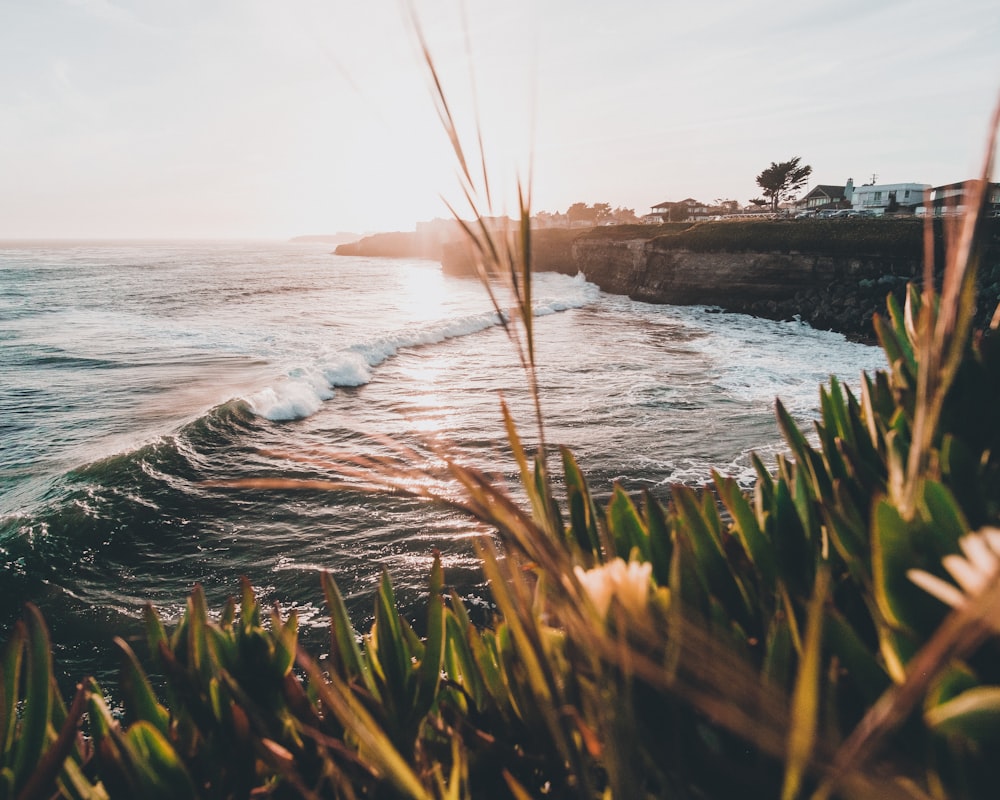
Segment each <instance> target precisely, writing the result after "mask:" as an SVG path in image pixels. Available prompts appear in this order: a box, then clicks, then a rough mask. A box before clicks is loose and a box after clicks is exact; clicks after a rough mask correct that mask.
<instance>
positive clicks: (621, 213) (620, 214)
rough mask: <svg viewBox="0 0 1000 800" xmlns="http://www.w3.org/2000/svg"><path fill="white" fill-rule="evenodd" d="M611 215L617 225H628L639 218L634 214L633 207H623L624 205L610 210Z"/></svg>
mask: <svg viewBox="0 0 1000 800" xmlns="http://www.w3.org/2000/svg"><path fill="white" fill-rule="evenodd" d="M611 216H612V217H614V220H615V222H617V223H618V224H619V225H628V224H630V223H636V222H638V221H639V218H638V217H637V216H636V215H635V209H634V208H625V207H624V206H618V208H616V209H615V210H614V211H613V212H612V214H611Z"/></svg>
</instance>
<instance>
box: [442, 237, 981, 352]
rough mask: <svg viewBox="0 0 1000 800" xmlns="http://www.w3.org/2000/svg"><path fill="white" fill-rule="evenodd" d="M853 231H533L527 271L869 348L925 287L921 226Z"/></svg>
mask: <svg viewBox="0 0 1000 800" xmlns="http://www.w3.org/2000/svg"><path fill="white" fill-rule="evenodd" d="M853 222H854V221H852V220H835V221H825V220H824V221H819V222H816V223H811V222H789V223H760V222H755V223H750V224H751V225H752V226H753V227H752V228H747V227H746V226H739V225H738V224H736V223H717V224H716V225H715V228H714V229H711V230H708V231H707V232H706V230H704V229H703V230H701V231H696V230H694V228H692V229H691V230H689V231H683V232H673V233H668V234H666V235H659V236H658V235H656V234H657V233H658V231H657V230H656V229H655V228H654V229H652V230H651V231H649V233H648V234H645V235H643V234H644V233H645V232H644V231H642V230H641V229H640V228H638V226H636V228H633V229H630V230H618V231H615V230H614V229H593V230H592V231H589V232H585V233H582V234H577V233H576V232H568V231H537V232H535V233H533V269H534V270H536V271H556V272H562V273H566V274H576V273H582V274H583V275H584V276H585V277H586V278H587V280H589V281H591V282H593V283H595V284H596V285H597V286H599V287H600V288H601V289H602V290H603V291H606V292H609V293H612V294H623V295H627V296H629V297H631V298H633V299H635V300H641V301H644V302H650V303H667V304H673V305H706V306H716V307H719V308H721V309H723V310H725V311H732V312H737V313H744V314H752V315H754V316H759V317H764V318H768V319H779V320H791V319H800V320H802V321H804V322H807V323H808V324H810V325H811V326H812V327H814V328H817V329H820V330H833V331H837V332H839V333H842V334H844V335H845V336H848V337H849V338H852V339H855V340H859V341H866V342H874V341H875V331H874V327H873V324H872V318H873V316H874V314H876V313H884V311H885V308H886V300H887V296H888V295H889V294H890V293H891V294H893V295H895V296H896V297H897V299H899V300H900V301H902V299H903V296H904V293H905V291H906V285H907V284H908V283H910V282H913V283H917V284H919V283H920V282H921V280H922V278H923V255H922V252H923V251H922V244H923V242H922V237H923V233H922V231H923V226H922V225H921V224H920V223H919V221H908V222H907V223H905V224H904V223H897V222H892V221H875V223H874V225H875V227H872V225H871V223H870V222H869V223H868V224H867V225H854V224H852V223H853ZM988 222H990V223H992V222H993V221H992V220H991V221H988ZM824 223H825V224H824ZM782 225H784V226H795V227H786V228H782V227H780V226H782ZM768 226H771V227H768ZM817 226H818V227H817ZM877 226H882V227H881V228H879V227H877ZM699 227H700V226H699ZM571 233H573V234H575V235H569V234H571ZM630 234H631V235H630ZM984 235H985V237H986V242H987V248H986V251H985V255H984V258H983V263H982V264H981V266H980V280H979V284H980V286H979V294H980V302H979V306H980V308H979V321H980V323H982V324H986V323H987V322H988V320H989V318H990V316H991V315H992V311H993V309H994V308H996V305H997V301H998V299H1000V282H998V280H1000V246H998V243H1000V225H993V224H991V225H988V226H987V229H986V231H985V232H984ZM940 238H941V237H939V239H940ZM795 248H799V249H795ZM938 251H939V252H938V254H937V258H936V260H935V263H937V264H941V263H943V240H941V241H939V242H938ZM441 263H442V268H443V269H444V270H445V271H446V272H449V273H451V274H470V273H471V272H472V267H471V254H470V252H469V250H468V248H467V247H466V246H465V245H464V244H462V243H451V244H448V245H445V246H444V249H443V252H442V256H441Z"/></svg>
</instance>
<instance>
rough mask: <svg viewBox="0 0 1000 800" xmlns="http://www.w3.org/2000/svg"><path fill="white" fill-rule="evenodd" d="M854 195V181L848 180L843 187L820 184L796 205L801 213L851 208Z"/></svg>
mask: <svg viewBox="0 0 1000 800" xmlns="http://www.w3.org/2000/svg"><path fill="white" fill-rule="evenodd" d="M853 193H854V179H853V178H848V179H847V183H846V184H845V185H843V186H834V185H833V184H828V183H820V184H817V185H816V186H814V187H813V188H812V189H810V190H809V191H808V192H807V193H806V195H805V196H804V197H803V198H802V199H801V200H799V201H798V203H796V204H795V207H796V208H797V209H798V210H799V211H822V210H824V209H827V208H850V207H851V197H852V195H853Z"/></svg>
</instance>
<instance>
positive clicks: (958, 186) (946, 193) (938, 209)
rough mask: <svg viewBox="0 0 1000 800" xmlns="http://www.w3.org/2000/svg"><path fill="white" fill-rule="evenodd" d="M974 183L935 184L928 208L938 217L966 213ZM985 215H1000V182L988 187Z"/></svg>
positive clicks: (931, 191)
mask: <svg viewBox="0 0 1000 800" xmlns="http://www.w3.org/2000/svg"><path fill="white" fill-rule="evenodd" d="M973 183H974V181H971V180H969V181H959V182H958V183H948V184H945V185H944V186H935V187H934V188H933V189H931V190H930V202H929V205H928V210H929V211H930V212H931V213H932V214H934V216H937V217H940V216H942V215H944V214H962V213H964V212H965V211H966V210H968V208H967V204H968V200H967V196H968V194H969V190H970V189H971V186H972V184H973ZM928 188H929V187H928ZM985 215H986V216H987V217H1000V183H991V184H990V185H989V186H988V187H987V190H986V209H985Z"/></svg>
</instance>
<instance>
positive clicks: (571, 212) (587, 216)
mask: <svg viewBox="0 0 1000 800" xmlns="http://www.w3.org/2000/svg"><path fill="white" fill-rule="evenodd" d="M566 216H567V217H569V221H570V222H589V223H591V224H594V222H595V221H596V217H597V215H596V213H595V212H594V209H593V208H592V207H591V206H588V205H587V204H586V203H573V205H571V206H570V207H569V208H567V209H566Z"/></svg>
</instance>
